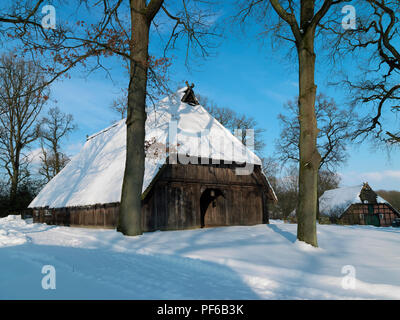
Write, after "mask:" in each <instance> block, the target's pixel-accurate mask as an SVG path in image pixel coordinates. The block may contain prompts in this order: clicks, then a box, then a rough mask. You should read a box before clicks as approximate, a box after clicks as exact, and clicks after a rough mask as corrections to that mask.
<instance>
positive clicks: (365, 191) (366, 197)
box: [359, 182, 378, 204]
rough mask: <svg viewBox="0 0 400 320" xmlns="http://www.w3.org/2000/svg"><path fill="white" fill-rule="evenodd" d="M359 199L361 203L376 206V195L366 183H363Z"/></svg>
mask: <svg viewBox="0 0 400 320" xmlns="http://www.w3.org/2000/svg"><path fill="white" fill-rule="evenodd" d="M359 197H360V200H361V202H362V203H365V202H367V203H370V204H376V203H377V198H378V195H377V194H376V193H375V191H374V190H372V188H371V187H370V186H369V184H368V182H364V183H363V187H362V188H361V191H360V195H359Z"/></svg>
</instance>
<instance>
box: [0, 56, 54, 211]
mask: <svg viewBox="0 0 400 320" xmlns="http://www.w3.org/2000/svg"><path fill="white" fill-rule="evenodd" d="M44 83H45V78H44V77H43V75H42V72H41V71H40V69H39V68H37V67H36V66H35V65H34V64H33V63H32V62H29V61H24V60H21V59H18V58H16V57H14V56H13V55H3V56H2V57H1V58H0V110H1V113H0V162H1V165H2V167H3V168H4V169H5V171H6V173H7V175H8V178H9V180H10V193H9V195H10V203H11V205H14V204H15V201H16V195H17V191H18V185H19V184H20V182H21V181H23V180H24V178H25V177H26V176H27V172H26V165H27V161H28V159H27V157H26V156H25V155H24V153H23V152H24V150H26V149H27V147H28V146H29V145H30V144H31V143H32V142H33V141H35V140H36V139H37V138H38V135H39V122H38V121H37V119H38V116H39V113H40V111H41V110H42V108H43V105H44V104H45V103H46V101H47V99H48V97H49V90H48V89H47V88H46V87H44V86H43V84H44Z"/></svg>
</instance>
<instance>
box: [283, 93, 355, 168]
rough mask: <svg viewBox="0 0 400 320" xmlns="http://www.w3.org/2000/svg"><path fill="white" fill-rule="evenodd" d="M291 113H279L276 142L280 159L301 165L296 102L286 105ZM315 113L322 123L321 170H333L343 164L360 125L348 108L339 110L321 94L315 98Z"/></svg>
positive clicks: (318, 146)
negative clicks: (357, 126)
mask: <svg viewBox="0 0 400 320" xmlns="http://www.w3.org/2000/svg"><path fill="white" fill-rule="evenodd" d="M284 109H285V110H287V111H288V114H282V113H281V114H279V115H278V119H279V121H280V123H281V134H280V136H279V139H278V140H277V141H276V148H277V151H278V154H279V160H280V161H281V162H282V163H286V162H288V161H291V162H295V163H298V162H299V160H300V157H299V153H300V152H299V137H300V123H299V108H298V105H297V101H288V102H287V103H286V105H285V106H284ZM315 113H316V118H317V122H318V124H319V133H318V136H317V148H318V151H319V153H320V154H321V161H320V163H319V169H321V168H323V169H327V170H334V169H335V168H337V167H338V166H339V165H341V164H343V163H344V162H345V161H346V159H347V157H348V153H347V150H346V145H347V144H348V143H350V142H351V137H352V134H353V131H354V128H355V126H356V124H357V116H356V114H355V113H354V112H353V111H352V110H349V109H339V108H338V107H337V105H336V103H335V101H334V100H333V99H330V98H328V97H327V96H326V95H324V94H322V93H320V94H318V95H317V97H316V102H315Z"/></svg>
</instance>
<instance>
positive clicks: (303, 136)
mask: <svg viewBox="0 0 400 320" xmlns="http://www.w3.org/2000/svg"><path fill="white" fill-rule="evenodd" d="M297 49H298V57H299V108H300V110H299V115H300V118H299V121H300V143H299V148H300V163H299V165H300V168H299V200H298V208H297V217H298V225H297V238H298V239H299V240H301V241H304V242H306V243H309V244H311V245H313V246H315V247H317V246H318V242H317V230H316V218H317V205H316V204H317V200H318V195H317V193H318V192H317V183H318V167H319V163H320V160H321V156H320V154H319V152H318V150H317V135H318V128H317V119H316V115H315V94H316V85H315V82H314V72H315V53H314V32H312V31H311V30H309V31H308V32H307V34H305V35H304V37H303V40H302V41H301V43H299V44H298V47H297Z"/></svg>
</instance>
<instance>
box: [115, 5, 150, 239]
mask: <svg viewBox="0 0 400 320" xmlns="http://www.w3.org/2000/svg"><path fill="white" fill-rule="evenodd" d="M130 7H131V30H132V31H131V36H132V42H133V44H132V47H131V63H130V81H129V89H128V113H127V120H126V130H127V132H126V164H125V174H124V181H123V185H122V195H121V207H120V216H119V221H118V231H120V232H122V233H123V234H125V235H129V236H135V235H140V234H142V233H143V231H142V214H141V197H142V187H143V176H144V163H145V151H144V140H145V122H146V109H145V106H146V87H147V69H148V66H147V64H148V45H149V29H150V23H149V21H148V19H147V18H146V15H145V14H144V12H145V9H146V3H145V1H144V0H131V1H130Z"/></svg>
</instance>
